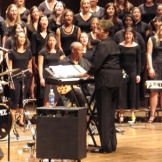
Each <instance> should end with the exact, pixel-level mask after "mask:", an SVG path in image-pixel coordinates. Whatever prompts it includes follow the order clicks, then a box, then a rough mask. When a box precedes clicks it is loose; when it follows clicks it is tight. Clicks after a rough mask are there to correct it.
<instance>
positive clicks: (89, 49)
mask: <svg viewBox="0 0 162 162" xmlns="http://www.w3.org/2000/svg"><path fill="white" fill-rule="evenodd" d="M79 42H80V43H81V44H82V46H83V56H82V57H83V58H85V59H87V60H88V61H89V62H91V63H92V56H93V53H94V48H93V46H92V45H91V44H90V41H89V38H88V34H87V33H85V32H82V33H81V34H80V37H79Z"/></svg>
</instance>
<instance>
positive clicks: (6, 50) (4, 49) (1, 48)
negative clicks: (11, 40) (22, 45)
mask: <svg viewBox="0 0 162 162" xmlns="http://www.w3.org/2000/svg"><path fill="white" fill-rule="evenodd" d="M0 50H2V51H4V52H6V53H8V52H9V50H8V49H6V48H3V47H0Z"/></svg>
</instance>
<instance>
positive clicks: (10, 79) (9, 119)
mask: <svg viewBox="0 0 162 162" xmlns="http://www.w3.org/2000/svg"><path fill="white" fill-rule="evenodd" d="M7 71H8V76H9V83H11V84H12V87H13V89H15V86H14V82H13V79H12V75H11V72H10V71H9V70H8V69H7ZM8 100H9V109H8V114H9V116H8V126H9V125H10V121H11V114H10V108H11V99H10V98H9V99H8ZM8 162H10V129H9V128H8Z"/></svg>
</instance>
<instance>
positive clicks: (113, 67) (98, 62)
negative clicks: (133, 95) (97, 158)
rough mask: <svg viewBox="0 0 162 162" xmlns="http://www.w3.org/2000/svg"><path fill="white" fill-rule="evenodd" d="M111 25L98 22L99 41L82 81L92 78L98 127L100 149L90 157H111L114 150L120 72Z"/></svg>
mask: <svg viewBox="0 0 162 162" xmlns="http://www.w3.org/2000/svg"><path fill="white" fill-rule="evenodd" d="M113 29H114V25H113V23H112V22H111V21H109V20H100V22H99V24H98V33H97V36H98V38H99V39H100V40H101V42H100V43H99V45H98V46H97V47H96V50H95V53H94V60H93V64H92V66H91V68H90V69H89V70H88V71H87V73H85V74H81V76H83V77H87V76H89V75H94V77H95V94H96V104H97V115H98V126H99V135H100V142H101V147H100V149H97V150H92V151H91V152H92V153H111V152H113V151H115V150H116V146H117V139H116V131H115V119H114V118H115V117H114V116H115V109H116V108H117V104H118V94H119V86H120V82H121V79H122V71H121V68H120V65H119V56H120V51H119V48H118V46H117V44H116V43H115V42H114V40H113V38H112V35H113Z"/></svg>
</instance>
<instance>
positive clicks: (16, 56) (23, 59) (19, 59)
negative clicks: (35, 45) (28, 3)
mask: <svg viewBox="0 0 162 162" xmlns="http://www.w3.org/2000/svg"><path fill="white" fill-rule="evenodd" d="M8 57H9V59H10V60H12V69H16V68H19V69H20V70H18V71H16V72H14V73H13V75H14V74H17V73H19V72H21V71H22V70H26V69H27V68H28V63H29V61H30V60H31V59H32V53H31V50H30V49H29V48H27V49H26V50H25V52H24V53H19V52H17V51H16V50H14V49H11V50H10V52H9V54H8ZM29 79H30V77H29V73H28V72H26V73H25V76H24V85H25V89H24V98H26V94H27V90H28V88H29ZM22 81H23V80H22V75H21V74H20V75H18V76H16V77H13V82H14V86H15V90H11V102H12V106H11V108H13V109H16V108H17V104H19V107H20V108H22V107H23V104H22V100H23V94H22Z"/></svg>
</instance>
